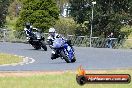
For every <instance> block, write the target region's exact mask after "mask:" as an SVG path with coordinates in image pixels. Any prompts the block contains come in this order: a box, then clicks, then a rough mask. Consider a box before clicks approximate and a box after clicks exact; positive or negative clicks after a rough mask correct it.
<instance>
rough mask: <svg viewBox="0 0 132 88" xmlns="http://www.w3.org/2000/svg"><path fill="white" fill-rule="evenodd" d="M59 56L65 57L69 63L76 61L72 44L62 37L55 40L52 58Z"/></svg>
mask: <svg viewBox="0 0 132 88" xmlns="http://www.w3.org/2000/svg"><path fill="white" fill-rule="evenodd" d="M58 57H60V58H61V59H64V60H65V61H66V62H67V63H73V62H75V61H76V57H75V52H74V49H73V47H72V45H71V44H70V43H69V42H68V41H65V40H64V39H62V38H58V39H56V40H55V41H54V42H53V51H52V54H51V59H56V58H58Z"/></svg>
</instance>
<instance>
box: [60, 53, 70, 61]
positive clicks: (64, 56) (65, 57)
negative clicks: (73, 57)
mask: <svg viewBox="0 0 132 88" xmlns="http://www.w3.org/2000/svg"><path fill="white" fill-rule="evenodd" d="M60 54H61V56H62V57H63V59H64V60H65V61H66V62H67V63H70V61H69V59H68V57H67V56H66V55H65V53H64V52H63V51H61V53H60Z"/></svg>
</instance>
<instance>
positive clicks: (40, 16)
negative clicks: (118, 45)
mask: <svg viewBox="0 0 132 88" xmlns="http://www.w3.org/2000/svg"><path fill="white" fill-rule="evenodd" d="M14 1H15V3H16V4H17V3H19V5H20V6H21V9H20V12H19V14H18V20H17V22H16V30H18V31H21V30H23V27H24V26H25V23H26V22H30V23H31V24H32V25H33V26H35V27H38V28H40V29H42V30H43V31H44V32H45V31H47V29H48V28H49V27H55V28H57V30H58V31H59V32H60V33H63V34H74V35H88V36H89V34H90V26H91V24H92V25H93V36H102V37H106V36H107V35H108V34H109V33H110V32H113V33H114V35H115V37H118V36H119V35H128V34H129V33H130V32H131V30H126V31H122V30H121V28H122V27H123V26H125V25H131V23H132V0H96V4H95V5H94V6H93V5H92V1H93V0H0V10H1V13H0V26H2V25H4V23H5V17H6V15H9V14H10V13H13V12H15V11H16V9H15V10H14V9H10V10H9V9H8V8H9V7H10V6H11V3H13V2H14ZM65 3H68V5H69V7H70V8H68V11H69V12H70V14H69V15H70V17H66V18H63V17H61V13H62V11H63V5H64V4H65ZM9 4H10V5H9ZM16 4H12V8H16V7H13V6H16ZM92 8H93V12H94V13H93V16H94V19H93V20H92V19H91V15H92V13H91V10H92ZM7 11H8V12H7Z"/></svg>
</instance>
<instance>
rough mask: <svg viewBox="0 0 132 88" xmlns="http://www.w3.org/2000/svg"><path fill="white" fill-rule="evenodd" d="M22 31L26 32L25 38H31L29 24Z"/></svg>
mask: <svg viewBox="0 0 132 88" xmlns="http://www.w3.org/2000/svg"><path fill="white" fill-rule="evenodd" d="M24 31H25V32H26V35H27V37H31V36H32V34H33V33H32V26H31V25H30V23H26V27H25V28H24Z"/></svg>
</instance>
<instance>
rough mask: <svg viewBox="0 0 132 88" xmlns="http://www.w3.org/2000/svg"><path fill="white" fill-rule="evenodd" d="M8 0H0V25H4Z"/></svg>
mask: <svg viewBox="0 0 132 88" xmlns="http://www.w3.org/2000/svg"><path fill="white" fill-rule="evenodd" d="M9 3H10V0H0V27H4V24H5V22H6V14H7V11H8V5H9Z"/></svg>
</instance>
